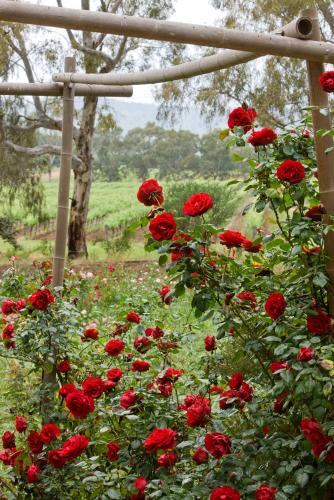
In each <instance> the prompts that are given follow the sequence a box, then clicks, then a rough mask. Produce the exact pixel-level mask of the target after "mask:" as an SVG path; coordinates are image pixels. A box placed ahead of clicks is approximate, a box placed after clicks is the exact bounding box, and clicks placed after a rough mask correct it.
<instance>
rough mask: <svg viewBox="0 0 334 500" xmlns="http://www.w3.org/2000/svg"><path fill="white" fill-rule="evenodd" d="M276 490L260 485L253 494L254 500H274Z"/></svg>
mask: <svg viewBox="0 0 334 500" xmlns="http://www.w3.org/2000/svg"><path fill="white" fill-rule="evenodd" d="M276 492H277V488H273V487H271V486H267V485H266V484H261V486H259V487H258V489H257V490H256V492H255V500H275V498H276Z"/></svg>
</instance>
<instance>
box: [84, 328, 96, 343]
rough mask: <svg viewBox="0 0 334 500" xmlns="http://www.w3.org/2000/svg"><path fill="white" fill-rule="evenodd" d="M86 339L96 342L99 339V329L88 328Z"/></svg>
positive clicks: (85, 334) (85, 333)
mask: <svg viewBox="0 0 334 500" xmlns="http://www.w3.org/2000/svg"><path fill="white" fill-rule="evenodd" d="M84 337H85V339H92V340H96V339H97V338H98V337H99V331H98V329H97V328H86V330H85V332H84Z"/></svg>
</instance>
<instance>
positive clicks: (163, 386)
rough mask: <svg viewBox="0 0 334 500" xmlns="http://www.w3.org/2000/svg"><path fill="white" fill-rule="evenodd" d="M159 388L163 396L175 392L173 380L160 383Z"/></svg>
mask: <svg viewBox="0 0 334 500" xmlns="http://www.w3.org/2000/svg"><path fill="white" fill-rule="evenodd" d="M158 390H159V392H160V394H161V395H162V396H165V397H166V398H168V397H169V396H171V395H172V393H173V384H172V383H171V382H165V381H163V382H162V383H160V384H158Z"/></svg>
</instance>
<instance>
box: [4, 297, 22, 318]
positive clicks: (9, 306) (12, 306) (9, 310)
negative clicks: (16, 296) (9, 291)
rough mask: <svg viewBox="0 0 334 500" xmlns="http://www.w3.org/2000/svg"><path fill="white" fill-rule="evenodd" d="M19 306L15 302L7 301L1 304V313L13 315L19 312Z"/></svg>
mask: <svg viewBox="0 0 334 500" xmlns="http://www.w3.org/2000/svg"><path fill="white" fill-rule="evenodd" d="M17 310H18V309H17V304H16V302H15V300H12V299H5V300H4V301H3V302H2V304H1V312H2V314H5V315H7V314H13V313H16V312H17Z"/></svg>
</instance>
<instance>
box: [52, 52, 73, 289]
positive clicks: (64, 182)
mask: <svg viewBox="0 0 334 500" xmlns="http://www.w3.org/2000/svg"><path fill="white" fill-rule="evenodd" d="M65 71H75V59H74V58H73V57H66V59H65ZM74 94H75V87H74V85H71V86H70V85H64V89H63V128H62V151H61V164H60V175H59V188H58V209H57V225H56V241H55V252H54V259H53V271H52V274H53V285H54V286H62V285H63V281H64V267H65V256H66V241H67V231H68V212H69V193H70V180H71V167H72V148H73V111H74Z"/></svg>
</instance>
